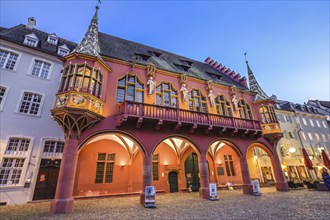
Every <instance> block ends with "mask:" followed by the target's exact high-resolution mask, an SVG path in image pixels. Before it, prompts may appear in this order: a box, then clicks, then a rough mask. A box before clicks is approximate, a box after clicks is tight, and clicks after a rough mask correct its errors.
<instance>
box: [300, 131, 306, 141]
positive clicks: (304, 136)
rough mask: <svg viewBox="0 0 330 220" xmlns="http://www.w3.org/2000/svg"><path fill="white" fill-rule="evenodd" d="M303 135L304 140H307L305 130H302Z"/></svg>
mask: <svg viewBox="0 0 330 220" xmlns="http://www.w3.org/2000/svg"><path fill="white" fill-rule="evenodd" d="M301 135H302V136H303V138H304V140H305V141H306V135H305V133H304V132H301Z"/></svg>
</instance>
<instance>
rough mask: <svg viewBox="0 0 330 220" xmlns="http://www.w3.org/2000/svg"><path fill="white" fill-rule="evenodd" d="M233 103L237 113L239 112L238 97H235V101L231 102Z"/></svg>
mask: <svg viewBox="0 0 330 220" xmlns="http://www.w3.org/2000/svg"><path fill="white" fill-rule="evenodd" d="M231 102H232V103H233V105H234V109H235V111H238V100H237V99H236V96H235V95H233V99H232V100H231Z"/></svg>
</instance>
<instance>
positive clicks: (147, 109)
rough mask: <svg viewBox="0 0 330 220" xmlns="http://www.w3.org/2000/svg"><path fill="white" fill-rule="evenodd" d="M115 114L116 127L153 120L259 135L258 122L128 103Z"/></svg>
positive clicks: (118, 108)
mask: <svg viewBox="0 0 330 220" xmlns="http://www.w3.org/2000/svg"><path fill="white" fill-rule="evenodd" d="M117 114H118V116H117V126H120V125H122V124H123V123H124V122H125V121H126V120H127V119H128V118H138V119H139V121H140V122H141V121H143V120H144V119H151V120H152V119H153V120H158V121H161V122H162V123H163V122H165V121H167V122H174V123H180V124H192V125H195V126H204V127H208V128H210V129H213V128H216V127H219V128H222V129H224V130H226V129H227V128H228V129H231V130H236V131H238V130H245V131H253V132H260V133H261V126H260V123H259V121H254V120H247V119H241V118H234V117H228V116H221V115H215V114H209V113H203V112H196V111H190V110H183V109H177V108H172V107H165V106H157V105H151V104H145V103H136V102H130V101H125V102H124V103H121V104H119V105H118V106H117Z"/></svg>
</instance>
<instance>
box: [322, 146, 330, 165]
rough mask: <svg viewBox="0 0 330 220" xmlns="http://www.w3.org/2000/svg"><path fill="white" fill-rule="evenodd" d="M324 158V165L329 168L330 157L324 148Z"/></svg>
mask: <svg viewBox="0 0 330 220" xmlns="http://www.w3.org/2000/svg"><path fill="white" fill-rule="evenodd" d="M322 158H323V165H324V166H326V167H327V168H328V169H330V159H329V157H328V155H327V153H326V152H325V150H322Z"/></svg>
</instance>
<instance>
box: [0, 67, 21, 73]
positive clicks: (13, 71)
mask: <svg viewBox="0 0 330 220" xmlns="http://www.w3.org/2000/svg"><path fill="white" fill-rule="evenodd" d="M0 70H1V72H3V71H4V70H6V71H8V72H12V73H17V71H16V67H15V68H14V69H12V70H11V69H7V68H3V67H0Z"/></svg>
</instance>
